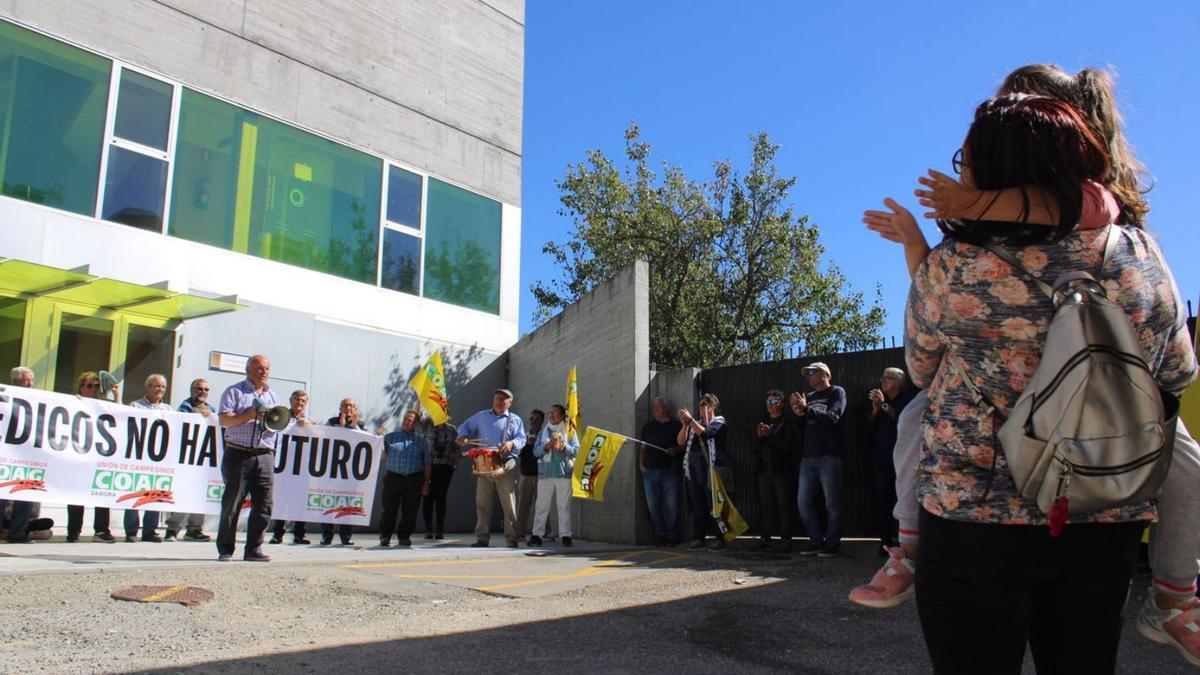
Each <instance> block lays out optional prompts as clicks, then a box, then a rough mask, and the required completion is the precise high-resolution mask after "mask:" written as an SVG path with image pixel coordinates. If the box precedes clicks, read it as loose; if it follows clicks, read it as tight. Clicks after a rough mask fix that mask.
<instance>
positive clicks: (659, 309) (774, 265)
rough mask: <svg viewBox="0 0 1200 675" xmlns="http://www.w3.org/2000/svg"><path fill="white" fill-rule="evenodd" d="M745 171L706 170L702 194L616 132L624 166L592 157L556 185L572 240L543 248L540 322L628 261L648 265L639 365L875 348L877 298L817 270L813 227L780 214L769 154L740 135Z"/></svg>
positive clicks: (632, 130) (785, 210) (720, 165)
mask: <svg viewBox="0 0 1200 675" xmlns="http://www.w3.org/2000/svg"><path fill="white" fill-rule="evenodd" d="M751 140H752V142H753V153H752V158H751V166H750V170H749V172H747V173H746V174H745V175H744V176H743V175H740V174H739V173H738V172H736V171H735V170H734V168H733V165H732V164H731V163H730V162H729V161H719V162H716V164H715V171H714V176H713V178H712V179H711V180H709V181H707V182H699V181H695V180H692V179H690V178H688V176H686V175H685V174H684V172H683V170H682V169H681V168H679V167H677V166H672V165H668V164H666V163H664V164H663V172H662V175H661V176H659V175H657V174H656V173H655V171H654V170H653V169H652V168H651V165H650V160H649V157H650V146H649V145H648V144H646V143H644V142H642V141H641V138H640V134H639V130H638V127H637V126H636V125H630V127H629V128H628V130H626V132H625V156H626V160H627V164H626V166H624V167H621V166H618V165H617V163H616V162H614V161H613V160H612V159H610V158H608V157H607V156H605V155H604V153H603V152H601V151H599V150H592V151H590V152H588V155H587V160H586V161H584V162H581V163H578V164H574V165H572V166H570V167H569V168H568V169H567V172H566V175H565V176H564V177H563V179H562V180H561V181H559V182H558V188H559V191H560V193H561V201H562V209H561V210H560V211H559V214H560V215H562V216H565V217H568V218H571V219H572V221H573V225H574V229H573V231H572V232H570V233H568V234H567V236H565V237H564V238H563V239H562V240H557V241H550V242H547V243H546V245H545V246H544V247H543V248H542V251H543V252H544V253H547V254H549V255H550V257H551V258H552V259H553V261H554V269H555V270H556V274H557V276H555V277H553V278H551V279H549V280H545V281H539V282H537V283H536V284H534V286H533V288H532V289H531V290H532V291H533V295H534V298H535V299H536V300H537V303H538V304H537V308H536V310H535V313H534V322H535V323H538V324H541V323H543V322H544V321H545V320H546V319H548V318H549V317H550V316H551V315H553V314H554V313H555V312H557V311H559V310H560V309H561V308H563V307H565V306H567V305H569V304H571V303H573V302H575V301H577V300H578V299H579V298H580V297H582V296H583V295H585V294H587V293H588V292H590V291H591V290H592V289H593V288H595V287H596V286H597V285H598V284H601V283H603V282H604V281H606V280H607V279H609V278H610V277H611V276H612V275H613V274H614V273H615V272H616V271H617V270H619V269H621V268H622V267H624V266H625V265H627V264H629V263H630V262H631V261H633V260H634V259H637V258H642V259H645V260H646V261H648V262H649V265H650V358H651V361H653V362H654V363H658V364H662V365H667V366H700V367H705V368H710V367H714V366H722V365H730V364H735V363H745V362H750V361H758V360H762V359H763V358H767V357H769V356H770V355H771V354H773V353H778V352H781V351H786V350H787V349H788V348H789V347H791V346H793V345H796V344H798V343H803V345H804V348H805V350H806V352H807V353H822V352H828V351H833V350H835V349H836V348H837V346H838V345H842V346H843V347H847V348H861V347H866V346H868V345H871V344H876V343H878V342H879V340H880V329H881V327H882V325H883V320H884V316H885V314H884V310H883V308H882V307H881V304H880V303H881V297H880V293H879V289H878V287H877V288H876V291H875V300H874V302H873V303H872V305H871V307H870V308H865V307H864V306H863V297H862V293H861V292H855V291H852V290H851V289H850V288H849V287H848V284H847V282H846V278H845V276H844V275H843V274H842V273H841V271H840V270H839V269H838V268H837V266H836V265H834V264H832V263H830V262H828V261H825V260H823V258H824V254H825V248H824V247H823V246H821V244H820V243H819V242H818V229H817V226H816V224H814V223H812V222H810V221H809V218H808V216H800V217H796V216H795V215H794V213H793V211H792V207H791V206H790V205H789V204H788V192H789V191H790V190H791V188H792V187H793V186H794V185H795V183H796V179H795V178H781V177H780V176H779V175H778V172H777V170H776V167H775V164H774V160H775V155H776V153H777V152H778V151H779V146H778V145H775V144H773V143H771V141H770V139H769V138H768V137H767V134H765V133H759V134H757V135H754V136H752V137H751Z"/></svg>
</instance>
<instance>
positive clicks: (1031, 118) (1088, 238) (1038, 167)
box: [905, 96, 1196, 673]
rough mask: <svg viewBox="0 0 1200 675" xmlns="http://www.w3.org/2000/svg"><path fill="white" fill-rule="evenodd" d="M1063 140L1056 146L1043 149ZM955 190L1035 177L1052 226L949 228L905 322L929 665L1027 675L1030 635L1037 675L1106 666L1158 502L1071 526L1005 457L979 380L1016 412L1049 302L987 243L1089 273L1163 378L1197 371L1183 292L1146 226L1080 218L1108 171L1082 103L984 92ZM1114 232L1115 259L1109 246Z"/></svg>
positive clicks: (1173, 387) (1170, 386)
mask: <svg viewBox="0 0 1200 675" xmlns="http://www.w3.org/2000/svg"><path fill="white" fill-rule="evenodd" d="M1047 148H1054V149H1055V151H1054V152H1047V150H1046V149H1047ZM961 167H962V183H963V185H964V186H965V187H967V188H968V189H978V190H984V191H988V190H990V191H996V190H1004V189H1007V188H1014V187H1017V188H1021V189H1022V190H1024V189H1025V188H1024V186H1037V187H1038V188H1039V189H1040V190H1041V192H1042V193H1043V194H1044V195H1046V198H1047V199H1048V200H1049V201H1050V202H1051V203H1052V204H1053V206H1054V208H1053V212H1054V214H1055V216H1056V217H1055V220H1054V225H1053V226H1051V227H1046V226H1039V225H1033V224H1031V223H1030V221H1029V215H1028V213H1022V214H1021V215H1020V216H1019V217H1018V218H1016V219H1014V220H1013V221H1012V222H995V221H977V220H966V221H961V222H960V221H939V227H941V228H942V231H943V233H944V234H945V235H946V239H945V241H943V242H942V243H941V244H940V245H938V246H937V247H935V248H934V249H933V250H932V251H931V252H930V253H929V255H928V257H927V258H926V259H925V260H924V262H923V263H921V264H920V265H919V267H918V268H917V269H916V273H915V275H914V278H913V286H912V290H911V291H910V295H909V301H908V307H907V311H906V317H905V351H906V360H907V362H908V365H909V373H910V375H911V377H912V379H913V381H914V382H915V383H916V384H917V385H918V386H922V387H926V388H928V392H929V393H928V400H929V407H928V411H927V412H926V413H925V416H924V419H923V423H922V431H923V438H924V449H923V452H922V459H921V462H920V465H919V468H918V497H919V500H920V504H921V512H920V514H919V517H918V519H919V530H920V549H919V551H918V558H917V565H916V597H917V610H918V615H919V616H920V619H921V625H922V629H923V631H924V633H925V640H926V644H927V646H928V649H929V653H930V656H931V659H932V661H933V666H934V670H935V672H939V673H941V672H946V673H951V672H980V663H981V662H980V657H981V655H983V654H986V655H987V667H988V672H1013V673H1017V672H1020V671H1021V667H1022V665H1021V664H1022V661H1023V658H1024V652H1025V645H1026V644H1027V643H1028V644H1029V645H1030V646H1031V648H1032V651H1033V660H1034V663H1035V665H1036V667H1037V670H1038V671H1039V672H1088V673H1102V672H1113V670H1114V668H1115V663H1116V654H1117V643H1118V640H1119V637H1120V633H1121V609H1122V607H1123V606H1124V604H1125V599H1126V596H1127V594H1128V591H1129V582H1130V579H1131V577H1132V573H1133V566H1134V563H1135V561H1136V558H1137V549H1138V542H1139V540H1140V539H1141V535H1142V531H1143V529H1144V527H1145V525H1146V523H1147V522H1148V521H1149V520H1150V519H1152V518H1153V517H1154V505H1153V503H1151V502H1145V503H1138V504H1131V505H1127V506H1122V507H1119V508H1112V509H1104V510H1101V511H1096V512H1092V513H1080V514H1073V515H1072V516H1071V518H1070V524H1068V525H1067V526H1066V527H1064V528H1063V529H1062V531H1061V535H1060V536H1058V537H1054V536H1051V534H1050V528H1049V527H1048V521H1047V517H1046V515H1045V514H1044V513H1042V512H1041V510H1040V509H1039V508H1038V507H1037V505H1036V504H1035V503H1034V502H1033V501H1032V500H1030V499H1027V498H1026V497H1024V496H1023V495H1022V494H1021V492H1020V491H1019V490H1018V489H1017V488H1016V486H1015V483H1014V480H1013V477H1012V475H1011V473H1010V471H1009V468H1008V464H1007V462H1004V461H999V460H1001V458H1002V455H1001V454H1000V453H1001V452H1002V449H1001V448H1000V447H999V444H998V443H997V441H996V437H995V428H994V427H995V422H994V420H993V419H992V418H991V417H990V416H988V415H986V414H983V413H982V412H981V411H980V409H979V408H978V407H977V406H976V405H975V403H974V401H975V400H976V399H975V398H974V397H973V389H974V390H977V391H981V392H982V393H983V395H985V396H987V398H988V399H989V400H991V401H993V402H995V403H996V405H997V408H998V409H999V411H1000V412H1001V414H1004V415H1006V414H1007V413H1008V412H1009V409H1010V408H1011V406H1012V404H1013V403H1014V402H1015V401H1016V400H1017V398H1018V397H1019V396H1020V394H1021V393H1022V392H1023V391H1024V389H1025V387H1026V385H1027V383H1028V381H1029V378H1030V376H1031V375H1032V373H1033V371H1034V369H1035V367H1036V364H1037V362H1038V359H1039V356H1040V354H1041V353H1042V350H1043V347H1044V345H1045V341H1046V332H1047V330H1048V328H1049V324H1050V319H1051V317H1052V315H1053V311H1054V308H1053V307H1052V305H1051V304H1050V302H1049V301H1048V300H1047V299H1046V298H1045V297H1044V296H1043V295H1042V294H1041V292H1040V291H1039V290H1038V289H1037V288H1034V287H1033V286H1031V285H1030V283H1029V282H1028V281H1027V280H1026V279H1025V278H1024V277H1023V276H1021V275H1020V274H1019V273H1018V272H1017V271H1016V270H1015V269H1014V268H1013V267H1011V266H1010V265H1009V264H1008V263H1006V262H1005V261H1004V260H1002V259H1001V258H1000V257H998V256H997V255H995V254H994V253H992V252H991V251H989V250H988V249H987V248H983V247H982V245H983V244H988V243H990V244H993V245H998V246H1002V247H1004V248H1006V249H1007V250H1008V251H1009V252H1011V253H1012V254H1013V255H1014V256H1015V257H1016V258H1018V259H1020V260H1021V261H1022V265H1023V266H1024V267H1025V268H1027V269H1028V270H1030V271H1031V273H1034V274H1036V275H1037V276H1038V277H1039V278H1042V279H1056V278H1059V277H1060V276H1061V275H1063V274H1065V273H1067V272H1073V271H1077V270H1087V271H1089V272H1092V273H1093V274H1094V275H1096V276H1097V278H1098V279H1100V280H1101V282H1102V283H1103V284H1104V286H1105V288H1106V289H1107V292H1108V296H1109V299H1111V300H1112V301H1113V302H1115V303H1117V304H1118V305H1119V306H1121V307H1122V308H1123V309H1124V311H1125V314H1126V315H1127V316H1128V317H1129V319H1130V321H1131V322H1132V324H1133V328H1134V330H1135V333H1136V334H1137V335H1138V338H1139V340H1140V342H1141V343H1142V349H1143V351H1144V353H1145V354H1146V355H1147V362H1148V363H1150V364H1152V368H1153V372H1154V376H1155V379H1156V380H1157V382H1158V385H1159V386H1160V387H1161V388H1162V389H1164V390H1166V391H1168V392H1171V393H1176V394H1177V393H1179V392H1181V391H1182V390H1183V389H1184V388H1186V387H1187V386H1188V384H1190V383H1191V382H1192V380H1194V379H1195V376H1196V359H1195V354H1194V353H1193V351H1192V345H1191V342H1190V339H1189V337H1188V333H1187V330H1186V328H1184V327H1183V323H1182V320H1181V317H1182V316H1183V314H1182V312H1181V311H1180V304H1181V303H1180V301H1179V296H1178V291H1177V290H1176V289H1175V284H1174V280H1173V279H1172V277H1171V273H1170V271H1169V270H1168V269H1167V266H1166V264H1165V262H1164V261H1163V259H1162V254H1161V252H1160V251H1159V249H1158V246H1157V245H1156V244H1155V242H1154V241H1153V239H1151V238H1150V237H1149V235H1147V234H1146V232H1145V230H1143V229H1141V228H1139V227H1134V226H1118V225H1112V226H1107V227H1100V228H1095V229H1088V230H1085V229H1080V228H1078V227H1077V224H1078V223H1079V222H1080V219H1081V215H1082V210H1083V202H1084V196H1083V187H1082V186H1083V185H1084V183H1085V181H1088V180H1092V181H1102V180H1103V179H1104V177H1105V176H1107V175H1108V174H1109V172H1110V171H1111V167H1112V164H1111V160H1110V155H1109V153H1108V152H1107V149H1106V145H1105V144H1104V143H1103V140H1102V139H1099V138H1098V137H1097V135H1096V134H1095V133H1093V132H1092V130H1090V129H1089V127H1088V124H1087V122H1086V121H1085V120H1084V119H1083V117H1081V115H1080V113H1079V112H1078V111H1077V110H1076V109H1074V108H1073V107H1071V106H1070V105H1068V104H1067V103H1065V102H1063V101H1061V100H1058V99H1055V98H1050V97H1045V96H1001V97H999V98H996V99H992V100H989V101H986V102H984V103H983V104H982V105H980V106H979V108H978V109H977V111H976V114H975V120H974V122H973V124H972V125H971V129H970V131H968V133H967V137H966V139H965V141H964V142H963V156H962V158H961ZM1110 236H1112V237H1115V240H1114V243H1115V246H1114V249H1113V251H1112V253H1111V255H1110V256H1108V258H1107V260H1106V263H1105V264H1102V263H1101V261H1103V260H1105V255H1104V251H1105V245H1106V242H1107V241H1108V239H1109V237H1110Z"/></svg>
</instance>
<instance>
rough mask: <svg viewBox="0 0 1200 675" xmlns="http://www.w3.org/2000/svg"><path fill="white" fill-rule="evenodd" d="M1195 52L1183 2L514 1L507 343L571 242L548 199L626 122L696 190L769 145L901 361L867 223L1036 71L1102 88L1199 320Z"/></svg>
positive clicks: (615, 152) (877, 247)
mask: <svg viewBox="0 0 1200 675" xmlns="http://www.w3.org/2000/svg"><path fill="white" fill-rule="evenodd" d="M1149 7H1153V9H1149ZM1198 35H1200V2H1196V1H1195V0H1173V1H1167V2H1156V3H1151V4H1149V5H1137V4H1130V3H1128V2H1112V1H1109V0H1102V1H1092V2H1033V1H1031V0H1009V1H1007V2H995V1H981V2H961V1H960V2H945V1H943V0H936V1H935V0H927V1H926V2H922V3H892V2H886V3H885V2H871V3H868V2H855V3H838V4H837V5H835V3H814V2H799V1H795V2H785V1H783V0H777V1H755V2H750V1H747V2H736V3H730V2H716V1H713V0H691V1H689V2H684V1H676V0H670V1H668V0H653V1H651V0H643V1H641V2H633V1H628V0H604V1H603V2H583V1H582V0H529V1H528V3H527V6H526V35H525V121H524V124H525V136H524V166H523V171H522V183H523V185H522V210H523V217H522V221H523V223H522V235H521V236H522V251H521V252H522V259H521V289H522V294H521V307H520V313H521V331H522V332H526V331H529V330H531V329H532V328H533V325H532V322H531V315H532V313H533V309H534V302H533V297H532V295H531V294H530V293H529V287H530V285H532V284H533V283H534V281H536V280H538V279H543V278H549V277H550V276H552V275H553V270H551V269H550V267H549V264H550V261H549V259H548V257H547V256H545V255H543V254H542V253H541V248H542V245H543V244H544V243H545V242H546V241H547V240H549V239H552V238H561V237H564V236H567V233H568V232H569V231H570V229H571V223H570V221H569V220H568V219H567V218H565V217H563V216H560V215H558V210H559V194H558V190H557V188H556V187H555V181H556V180H557V179H559V178H561V176H562V175H563V173H564V171H565V169H566V167H567V166H568V164H570V163H573V162H578V161H581V160H582V159H583V158H584V153H585V152H586V151H587V150H588V149H590V148H600V149H602V150H604V151H605V152H606V153H607V154H609V156H611V157H617V156H619V155H620V153H621V151H622V149H623V139H622V132H623V131H624V129H625V128H626V126H627V125H628V124H629V123H630V122H631V121H636V122H637V123H638V125H639V126H640V127H641V130H642V137H643V140H645V141H646V142H648V143H650V144H651V146H652V147H653V153H654V156H655V157H656V158H657V159H658V160H667V161H669V162H671V163H673V164H678V165H680V166H682V167H684V168H685V169H686V170H687V172H688V173H689V175H691V176H692V177H693V178H702V179H706V178H708V177H710V176H711V175H712V162H713V161H714V160H717V159H724V158H728V159H732V160H733V161H734V163H735V166H739V167H744V166H746V165H747V164H748V158H749V151H750V141H749V135H750V134H751V133H754V132H757V131H760V130H761V131H766V132H768V133H769V134H770V136H771V137H772V139H773V140H774V141H775V142H777V143H779V144H781V145H782V149H781V150H780V152H779V155H778V157H777V160H778V164H779V168H780V171H781V173H782V174H783V175H790V176H795V177H796V178H797V183H796V187H795V189H794V190H793V192H792V196H791V199H792V203H793V205H794V206H795V209H796V212H797V213H806V214H808V215H810V216H811V217H812V218H813V220H814V221H815V222H816V223H817V224H818V225H819V226H820V228H821V240H822V243H823V244H824V245H825V246H826V248H827V258H828V260H829V261H830V262H833V263H835V264H837V265H838V266H839V267H841V268H842V270H843V271H844V272H845V273H846V276H847V277H848V279H849V280H850V282H851V284H852V286H853V288H855V289H857V290H861V291H864V292H865V295H866V297H867V299H868V301H869V298H870V297H871V296H872V294H873V293H874V290H873V289H874V287H875V285H876V284H877V283H878V284H881V285H882V288H883V300H884V307H885V308H886V309H887V310H888V319H887V323H886V325H885V329H884V334H885V336H887V337H889V338H890V337H891V336H895V337H896V339H897V343H898V342H899V339H900V335H901V332H902V322H901V315H902V314H903V311H904V300H905V297H906V293H907V290H908V276H907V273H906V271H905V269H904V263H903V259H902V256H901V252H900V249H899V248H898V247H896V246H895V245H892V244H888V243H886V242H884V241H883V240H881V239H879V238H878V237H877V236H876V235H875V234H873V233H871V232H869V231H867V230H866V227H865V226H864V225H863V224H862V222H861V213H862V211H863V209H866V208H875V207H876V206H877V205H878V204H879V203H880V201H881V200H882V199H883V197H885V196H893V197H896V198H897V199H899V200H900V201H901V202H902V203H904V204H906V205H908V206H909V207H910V208H913V209H914V210H915V208H916V207H917V205H916V200H915V198H914V197H912V190H913V188H914V187H916V177H917V176H918V175H920V174H922V173H923V172H924V170H925V169H926V168H928V167H933V168H937V169H939V170H942V171H946V172H948V171H949V164H950V156H951V155H952V154H953V152H954V150H955V149H956V148H957V147H958V146H959V145H960V144H961V141H962V137H963V135H964V134H965V133H966V129H967V126H968V124H969V122H970V118H971V115H972V113H973V111H974V108H975V106H976V105H977V104H978V103H979V101H981V100H983V99H985V98H987V97H988V96H989V95H991V94H992V93H993V92H994V91H995V89H996V87H997V86H998V85H999V84H1000V82H1001V81H1002V80H1003V78H1004V76H1005V75H1006V74H1007V73H1008V72H1009V71H1011V70H1012V69H1014V68H1016V67H1019V66H1021V65H1025V64H1027V63H1039V62H1041V63H1047V62H1048V63H1056V64H1058V65H1060V66H1062V67H1063V68H1066V69H1068V70H1071V71H1075V70H1077V69H1079V68H1082V67H1086V66H1107V67H1111V68H1113V69H1115V70H1116V72H1117V74H1118V81H1117V87H1118V90H1117V94H1118V99H1119V102H1120V104H1121V109H1122V112H1123V114H1124V115H1125V122H1126V131H1127V134H1128V137H1129V139H1130V140H1131V142H1132V143H1133V145H1134V147H1135V151H1136V153H1137V155H1138V157H1139V158H1140V159H1141V160H1142V161H1143V163H1145V164H1146V165H1147V167H1149V169H1150V170H1151V172H1152V173H1153V177H1152V179H1153V181H1154V189H1153V190H1152V191H1151V193H1150V196H1149V199H1150V204H1151V209H1152V210H1151V213H1150V230H1151V232H1153V233H1154V234H1155V236H1157V237H1158V240H1159V242H1160V244H1161V245H1162V248H1163V249H1164V251H1165V252H1166V256H1167V260H1168V262H1169V263H1170V265H1171V268H1172V269H1173V271H1174V273H1175V277H1176V280H1177V281H1178V283H1179V286H1180V290H1181V292H1182V293H1183V295H1184V298H1185V299H1188V298H1190V299H1191V300H1192V303H1193V307H1195V305H1196V301H1197V297H1198V296H1200V260H1198V259H1197V255H1196V254H1197V251H1198V250H1200V247H1198V246H1197V243H1200V237H1198V236H1197V235H1195V234H1194V233H1193V229H1194V228H1196V227H1197V223H1196V222H1195V221H1196V217H1195V211H1196V210H1195V209H1189V208H1188V206H1187V204H1188V202H1187V200H1188V199H1189V198H1190V199H1192V200H1193V202H1194V201H1196V200H1197V199H1200V130H1198V129H1197V127H1196V122H1197V119H1198V118H1197V116H1196V114H1197V113H1196V111H1197V110H1200V74H1198V72H1200V55H1198V53H1197V52H1196V50H1195V41H1196V37H1197V36H1198ZM923 222H927V223H928V226H927V227H926V236H927V237H928V238H930V240H931V242H936V241H937V239H938V238H939V237H937V233H936V228H935V227H934V226H933V225H932V221H923Z"/></svg>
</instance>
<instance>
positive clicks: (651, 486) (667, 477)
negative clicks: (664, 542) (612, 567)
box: [642, 469, 680, 541]
mask: <svg viewBox="0 0 1200 675" xmlns="http://www.w3.org/2000/svg"><path fill="white" fill-rule="evenodd" d="M679 483H680V476H679V472H678V471H672V470H671V469H646V470H645V471H644V472H642V487H643V488H645V490H646V507H647V508H648V509H649V510H650V520H652V521H654V536H655V537H658V538H660V539H668V540H670V541H678V540H679V489H680V488H679Z"/></svg>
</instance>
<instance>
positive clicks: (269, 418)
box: [263, 405, 292, 433]
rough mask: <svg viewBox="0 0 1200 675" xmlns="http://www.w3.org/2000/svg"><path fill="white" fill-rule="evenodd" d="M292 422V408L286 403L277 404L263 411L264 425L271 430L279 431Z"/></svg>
mask: <svg viewBox="0 0 1200 675" xmlns="http://www.w3.org/2000/svg"><path fill="white" fill-rule="evenodd" d="M291 422H292V410H291V408H288V407H287V406H286V405H277V406H275V407H274V408H271V409H270V410H268V411H266V412H265V413H263V426H264V427H266V428H267V429H268V430H269V431H274V432H275V433H279V432H280V431H283V430H284V429H286V428H287V427H288V425H289V424H291Z"/></svg>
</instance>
